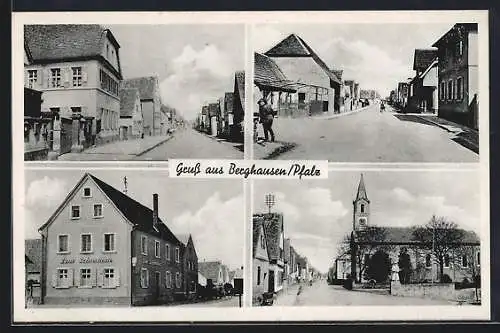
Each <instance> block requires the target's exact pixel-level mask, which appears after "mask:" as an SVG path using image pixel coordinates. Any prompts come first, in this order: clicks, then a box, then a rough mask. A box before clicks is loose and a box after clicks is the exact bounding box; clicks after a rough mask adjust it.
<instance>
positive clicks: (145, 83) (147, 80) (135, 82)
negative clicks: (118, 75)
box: [121, 76, 158, 100]
mask: <svg viewBox="0 0 500 333" xmlns="http://www.w3.org/2000/svg"><path fill="white" fill-rule="evenodd" d="M157 83H158V78H157V77H156V76H145V77H136V78H132V79H126V80H123V81H121V87H122V88H136V89H138V90H139V95H140V97H141V99H143V100H144V99H153V98H154V97H155V91H156V89H157V88H158V87H157Z"/></svg>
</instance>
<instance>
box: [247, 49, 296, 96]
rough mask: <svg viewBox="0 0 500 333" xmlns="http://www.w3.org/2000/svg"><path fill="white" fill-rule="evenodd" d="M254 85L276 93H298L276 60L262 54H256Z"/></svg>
mask: <svg viewBox="0 0 500 333" xmlns="http://www.w3.org/2000/svg"><path fill="white" fill-rule="evenodd" d="M254 83H255V84H256V85H257V86H258V87H263V88H268V89H271V90H275V91H284V92H296V91H297V90H296V89H295V88H294V87H293V84H292V83H291V81H290V80H288V79H287V78H286V76H285V74H284V73H283V72H282V71H281V69H280V68H279V67H278V65H277V64H276V63H275V62H274V60H273V59H271V58H269V57H268V56H265V55H263V54H260V53H254Z"/></svg>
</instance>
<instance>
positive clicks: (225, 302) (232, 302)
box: [176, 296, 243, 308]
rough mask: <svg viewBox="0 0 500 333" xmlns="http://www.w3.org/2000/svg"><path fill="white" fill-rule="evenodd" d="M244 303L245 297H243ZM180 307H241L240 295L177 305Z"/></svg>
mask: <svg viewBox="0 0 500 333" xmlns="http://www.w3.org/2000/svg"><path fill="white" fill-rule="evenodd" d="M242 305H243V298H242ZM177 306H180V307H210V308H213V307H220V308H222V307H239V300H238V296H232V297H228V298H222V299H218V300H215V301H208V302H200V303H190V304H182V305H176V307H177Z"/></svg>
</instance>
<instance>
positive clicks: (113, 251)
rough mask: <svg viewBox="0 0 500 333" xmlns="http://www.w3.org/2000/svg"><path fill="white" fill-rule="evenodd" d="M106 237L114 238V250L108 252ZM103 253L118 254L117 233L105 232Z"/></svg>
mask: <svg viewBox="0 0 500 333" xmlns="http://www.w3.org/2000/svg"><path fill="white" fill-rule="evenodd" d="M106 236H113V249H112V250H106ZM102 252H104V253H116V232H105V233H104V234H103V235H102Z"/></svg>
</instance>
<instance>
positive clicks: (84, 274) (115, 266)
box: [39, 173, 193, 305]
mask: <svg viewBox="0 0 500 333" xmlns="http://www.w3.org/2000/svg"><path fill="white" fill-rule="evenodd" d="M39 231H40V233H41V235H42V258H43V260H42V263H43V264H42V274H41V285H42V293H41V294H42V302H43V303H46V304H65V305H71V304H82V303H89V304H128V305H147V304H159V303H169V302H172V301H174V300H177V299H184V298H185V295H186V292H187V291H188V290H186V287H189V286H190V284H189V283H186V282H185V280H184V278H185V276H186V274H184V273H185V271H183V262H184V261H185V260H187V259H186V258H185V257H184V255H185V253H188V254H189V252H190V251H189V249H191V252H192V249H193V248H192V246H191V245H189V246H188V248H187V249H188V251H187V252H186V246H185V245H184V244H183V243H182V242H181V241H180V240H179V239H178V238H177V237H176V236H175V235H174V234H173V233H172V232H171V231H170V229H169V228H168V227H167V225H166V224H165V223H164V222H163V221H162V220H161V219H160V218H159V216H158V195H157V194H153V209H150V208H148V207H146V206H144V205H142V204H141V203H139V202H137V201H135V200H134V199H132V198H130V197H129V196H128V195H127V194H125V193H123V192H121V191H119V190H117V189H115V188H114V187H112V186H110V185H108V184H107V183H105V182H103V181H102V180H100V179H98V178H96V177H95V176H93V175H91V174H89V173H85V175H84V176H83V177H82V178H81V179H80V181H79V182H78V183H77V184H76V186H75V187H74V188H73V189H72V190H71V191H70V193H69V194H68V195H67V197H66V198H65V199H64V201H63V202H62V203H61V205H60V206H59V207H58V208H57V209H56V211H55V212H54V214H53V215H52V216H51V217H50V218H49V220H48V221H47V222H46V223H45V224H43V225H42V226H41V227H40V229H39ZM187 258H189V256H188V257H187ZM187 275H188V276H190V274H187Z"/></svg>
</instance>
